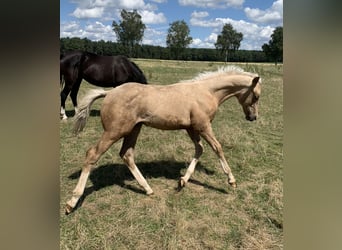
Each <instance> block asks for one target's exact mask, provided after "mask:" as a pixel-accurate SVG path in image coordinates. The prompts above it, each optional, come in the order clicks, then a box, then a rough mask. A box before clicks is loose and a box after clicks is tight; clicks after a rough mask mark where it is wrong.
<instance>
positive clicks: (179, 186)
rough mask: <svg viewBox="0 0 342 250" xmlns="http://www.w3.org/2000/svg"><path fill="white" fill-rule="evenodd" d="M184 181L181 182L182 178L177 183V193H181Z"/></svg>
mask: <svg viewBox="0 0 342 250" xmlns="http://www.w3.org/2000/svg"><path fill="white" fill-rule="evenodd" d="M185 183H186V182H185V180H183V178H182V177H181V178H180V179H179V181H178V187H177V191H178V192H179V191H181V190H182V188H183V187H185Z"/></svg>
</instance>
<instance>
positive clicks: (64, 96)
mask: <svg viewBox="0 0 342 250" xmlns="http://www.w3.org/2000/svg"><path fill="white" fill-rule="evenodd" d="M71 86H72V82H71V81H70V80H69V79H68V80H67V79H65V85H64V88H63V90H62V91H61V111H60V116H61V118H62V119H63V120H65V119H67V118H68V117H67V116H66V114H65V100H66V99H67V97H68V95H69V93H70V91H71Z"/></svg>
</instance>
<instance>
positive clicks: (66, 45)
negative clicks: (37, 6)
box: [60, 37, 273, 62]
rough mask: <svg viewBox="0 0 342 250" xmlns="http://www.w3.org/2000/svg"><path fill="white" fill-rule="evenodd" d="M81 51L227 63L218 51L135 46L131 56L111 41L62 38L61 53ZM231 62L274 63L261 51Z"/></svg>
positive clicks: (240, 53)
mask: <svg viewBox="0 0 342 250" xmlns="http://www.w3.org/2000/svg"><path fill="white" fill-rule="evenodd" d="M73 50H81V51H88V52H91V53H95V54H98V55H107V56H109V55H126V56H128V57H135V58H146V59H162V60H174V59H178V60H185V61H225V53H222V52H221V51H218V50H216V49H205V48H185V49H184V51H183V52H182V54H180V55H179V56H178V58H176V57H175V54H174V53H172V51H171V50H170V49H169V48H167V47H161V46H153V45H135V48H134V54H133V55H132V56H130V55H129V53H128V52H125V49H124V48H123V46H122V45H121V44H120V43H117V42H111V41H103V40H100V41H91V40H89V39H88V38H79V37H72V38H69V37H66V38H60V53H61V54H64V53H66V52H68V51H73ZM228 61H229V62H273V61H272V60H270V59H268V58H267V57H266V55H265V53H264V52H263V51H261V50H237V51H234V52H232V53H231V54H229V56H228Z"/></svg>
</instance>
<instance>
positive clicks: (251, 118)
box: [246, 115, 257, 122]
mask: <svg viewBox="0 0 342 250" xmlns="http://www.w3.org/2000/svg"><path fill="white" fill-rule="evenodd" d="M246 119H247V120H248V121H251V122H252V121H255V120H256V119H257V117H256V116H255V115H246Z"/></svg>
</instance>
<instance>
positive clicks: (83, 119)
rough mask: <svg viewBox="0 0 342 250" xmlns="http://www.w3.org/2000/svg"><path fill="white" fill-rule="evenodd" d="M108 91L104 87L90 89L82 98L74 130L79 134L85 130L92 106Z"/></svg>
mask: <svg viewBox="0 0 342 250" xmlns="http://www.w3.org/2000/svg"><path fill="white" fill-rule="evenodd" d="M107 93H108V90H107V91H106V90H104V89H92V90H90V91H89V92H88V93H87V94H86V95H85V96H84V97H83V99H82V101H81V103H80V105H79V112H78V113H77V114H76V115H75V117H74V119H75V124H74V129H73V132H74V134H75V135H77V134H78V133H79V132H81V131H82V130H83V128H84V127H85V125H86V123H87V120H88V117H89V113H90V106H91V105H92V104H93V102H94V101H95V100H96V99H99V98H102V97H105V96H106V95H107Z"/></svg>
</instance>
